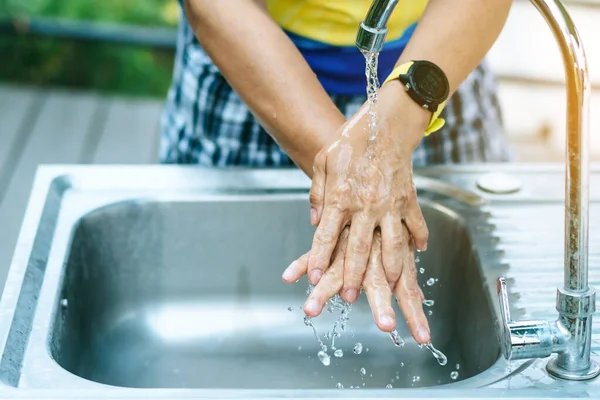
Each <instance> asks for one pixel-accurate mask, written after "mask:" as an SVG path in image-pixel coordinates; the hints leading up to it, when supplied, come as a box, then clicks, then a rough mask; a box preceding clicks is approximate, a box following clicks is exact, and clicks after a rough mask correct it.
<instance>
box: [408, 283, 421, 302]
mask: <svg viewBox="0 0 600 400" xmlns="http://www.w3.org/2000/svg"><path fill="white" fill-rule="evenodd" d="M405 293H406V297H408V298H409V299H410V300H420V299H421V292H420V291H419V288H418V287H415V286H413V287H409V288H406V291H405Z"/></svg>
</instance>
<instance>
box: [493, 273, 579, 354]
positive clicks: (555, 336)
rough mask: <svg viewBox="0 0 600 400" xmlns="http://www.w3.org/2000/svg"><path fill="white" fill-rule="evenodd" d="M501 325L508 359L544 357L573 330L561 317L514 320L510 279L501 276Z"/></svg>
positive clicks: (499, 288) (560, 345)
mask: <svg viewBox="0 0 600 400" xmlns="http://www.w3.org/2000/svg"><path fill="white" fill-rule="evenodd" d="M496 288H497V291H498V304H499V305H500V319H501V321H500V322H501V325H502V326H501V327H500V329H499V340H500V348H501V350H502V354H503V355H504V358H506V359H507V360H510V359H513V360H523V359H529V358H544V357H548V356H549V355H551V354H552V353H554V352H557V351H560V350H562V349H563V348H564V346H565V343H566V341H567V340H568V339H569V337H570V334H569V332H568V331H566V330H565V329H564V328H563V327H562V326H561V324H560V323H559V322H558V321H552V322H549V321H537V320H533V321H513V320H512V319H511V317H510V304H509V302H508V289H507V284H506V279H504V278H498V281H497V285H496Z"/></svg>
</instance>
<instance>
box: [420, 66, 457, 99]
mask: <svg viewBox="0 0 600 400" xmlns="http://www.w3.org/2000/svg"><path fill="white" fill-rule="evenodd" d="M412 81H413V86H414V87H415V90H416V91H417V92H419V94H420V95H421V96H423V97H426V98H428V99H431V100H433V101H443V100H444V98H445V97H446V95H447V94H448V84H447V82H446V79H445V76H444V75H443V72H441V71H440V70H439V68H438V67H437V66H436V65H434V64H430V63H419V64H418V65H415V69H414V71H413V76H412Z"/></svg>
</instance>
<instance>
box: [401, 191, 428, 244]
mask: <svg viewBox="0 0 600 400" xmlns="http://www.w3.org/2000/svg"><path fill="white" fill-rule="evenodd" d="M404 222H405V224H406V226H407V227H408V230H409V231H410V234H411V236H412V237H413V239H414V241H415V245H416V246H417V249H419V250H421V251H425V250H427V239H428V238H429V230H428V229H427V223H426V222H425V218H424V217H423V212H422V211H421V207H419V202H418V201H417V195H416V194H414V196H413V197H412V199H410V200H409V202H408V205H407V209H406V214H405V216H404Z"/></svg>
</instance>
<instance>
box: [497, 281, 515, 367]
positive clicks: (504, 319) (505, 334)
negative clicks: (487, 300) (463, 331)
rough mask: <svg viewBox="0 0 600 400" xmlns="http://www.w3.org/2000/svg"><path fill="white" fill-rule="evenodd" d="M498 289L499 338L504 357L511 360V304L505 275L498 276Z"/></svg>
mask: <svg viewBox="0 0 600 400" xmlns="http://www.w3.org/2000/svg"><path fill="white" fill-rule="evenodd" d="M496 290H497V292H498V304H499V306H500V318H501V321H499V322H500V325H501V326H500V327H499V340H500V347H501V349H502V354H503V355H504V358H506V359H507V360H510V358H511V353H512V340H511V331H510V323H511V322H512V320H511V318H510V304H509V302H508V288H507V285H506V279H504V278H503V277H500V278H498V281H497V282H496Z"/></svg>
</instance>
